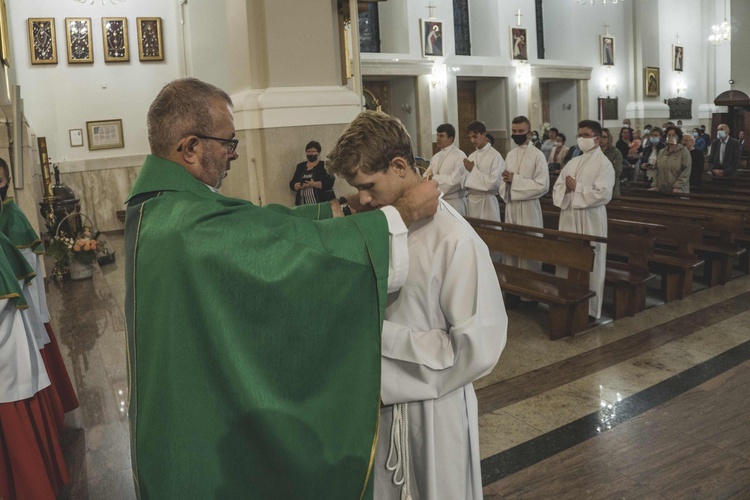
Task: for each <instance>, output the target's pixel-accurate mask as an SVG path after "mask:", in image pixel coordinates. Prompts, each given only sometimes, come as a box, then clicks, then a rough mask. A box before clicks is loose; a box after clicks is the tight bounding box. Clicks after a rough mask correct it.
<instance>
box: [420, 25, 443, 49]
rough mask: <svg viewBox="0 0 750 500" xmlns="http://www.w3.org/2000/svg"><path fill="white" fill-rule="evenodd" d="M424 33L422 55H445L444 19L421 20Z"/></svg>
mask: <svg viewBox="0 0 750 500" xmlns="http://www.w3.org/2000/svg"><path fill="white" fill-rule="evenodd" d="M419 23H420V26H421V27H422V28H421V33H422V57H443V55H444V52H443V21H439V20H437V19H435V18H430V19H420V20H419Z"/></svg>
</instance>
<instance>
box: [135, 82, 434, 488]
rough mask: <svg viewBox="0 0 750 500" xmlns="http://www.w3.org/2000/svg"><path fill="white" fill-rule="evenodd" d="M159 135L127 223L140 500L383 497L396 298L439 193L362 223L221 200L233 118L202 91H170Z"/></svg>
mask: <svg viewBox="0 0 750 500" xmlns="http://www.w3.org/2000/svg"><path fill="white" fill-rule="evenodd" d="M148 135H149V143H150V145H151V151H152V154H151V155H149V156H148V157H147V159H146V161H145V163H144V164H143V168H142V169H141V171H140V173H139V175H138V178H137V179H136V181H135V184H134V186H133V189H132V192H131V196H130V199H129V200H128V209H127V216H126V223H125V225H126V228H125V240H126V280H127V286H126V321H127V331H128V358H127V359H128V368H129V370H128V372H129V375H130V397H129V400H130V405H129V417H130V431H131V440H132V447H131V448H132V462H133V473H134V478H135V485H136V490H137V491H138V494H139V498H141V499H144V500H145V499H148V498H251V497H252V498H294V497H298V496H299V495H300V494H303V496H306V497H308V498H361V497H368V496H371V495H372V481H371V478H372V474H371V463H370V459H371V455H372V453H373V450H374V446H375V439H376V435H377V428H378V415H379V411H380V341H381V337H380V336H381V328H382V324H383V317H384V313H385V306H386V296H387V294H388V292H393V291H396V290H398V289H399V288H400V286H401V285H402V284H403V283H404V282H405V280H406V275H407V273H408V271H409V251H408V246H407V241H406V234H407V226H409V225H410V224H411V223H413V222H415V221H417V220H420V219H423V218H426V217H430V216H432V215H433V214H434V213H435V212H436V210H437V205H438V194H439V193H438V190H437V183H435V182H433V181H427V180H425V181H423V182H420V183H418V184H416V185H415V186H414V187H413V188H412V189H410V190H408V191H407V192H405V193H404V195H403V196H402V197H401V198H399V199H398V200H395V201H394V202H393V203H392V204H391V205H390V206H387V207H383V208H382V209H380V210H371V211H368V212H364V213H356V214H354V212H360V211H363V209H364V208H365V207H364V206H362V205H361V204H359V203H358V201H357V196H356V195H353V196H351V197H350V198H349V199H343V198H342V199H341V201H339V200H333V201H331V202H326V203H322V204H318V205H304V206H301V207H297V208H294V209H291V208H286V207H282V206H275V205H269V206H267V207H257V206H255V205H253V204H252V203H249V202H247V201H244V200H238V199H232V198H227V197H224V196H222V195H221V194H219V193H218V192H217V191H218V188H219V187H220V186H221V184H222V182H223V181H224V179H225V177H226V175H227V172H228V171H229V169H230V165H231V162H232V161H234V160H236V159H237V158H238V154H237V143H238V140H237V138H236V137H235V128H234V119H233V113H232V101H231V99H230V98H229V96H228V95H227V94H226V93H225V92H223V91H222V90H220V89H218V88H216V87H214V86H213V85H210V84H207V83H204V82H201V81H200V80H197V79H194V78H186V79H181V80H176V81H174V82H171V83H169V84H168V85H167V86H165V87H164V88H163V89H162V91H161V92H160V93H159V95H158V96H157V97H156V100H155V101H154V102H153V104H152V105H151V107H150V109H149V112H148ZM345 213H346V214H353V215H352V216H350V217H344V215H345ZM301 492H304V493H301Z"/></svg>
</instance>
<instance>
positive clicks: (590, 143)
mask: <svg viewBox="0 0 750 500" xmlns="http://www.w3.org/2000/svg"><path fill="white" fill-rule="evenodd" d="M577 142H578V149H580V150H581V151H583V152H584V153H588V152H589V151H591V150H592V149H594V147H595V146H596V142H595V141H594V138H593V137H579V138H578V141H577Z"/></svg>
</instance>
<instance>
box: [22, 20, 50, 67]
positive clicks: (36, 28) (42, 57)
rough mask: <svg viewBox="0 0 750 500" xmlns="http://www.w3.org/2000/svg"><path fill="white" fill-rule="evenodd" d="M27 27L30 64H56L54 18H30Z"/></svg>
mask: <svg viewBox="0 0 750 500" xmlns="http://www.w3.org/2000/svg"><path fill="white" fill-rule="evenodd" d="M28 26H29V56H30V57H31V64H57V39H56V38H55V18H54V17H31V18H29V21H28Z"/></svg>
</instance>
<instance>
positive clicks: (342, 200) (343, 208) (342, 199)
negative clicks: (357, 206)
mask: <svg viewBox="0 0 750 500" xmlns="http://www.w3.org/2000/svg"><path fill="white" fill-rule="evenodd" d="M339 205H341V211H342V212H344V216H347V215H351V214H352V207H350V206H349V202H348V201H346V198H345V197H343V196H342V197H340V198H339Z"/></svg>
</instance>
